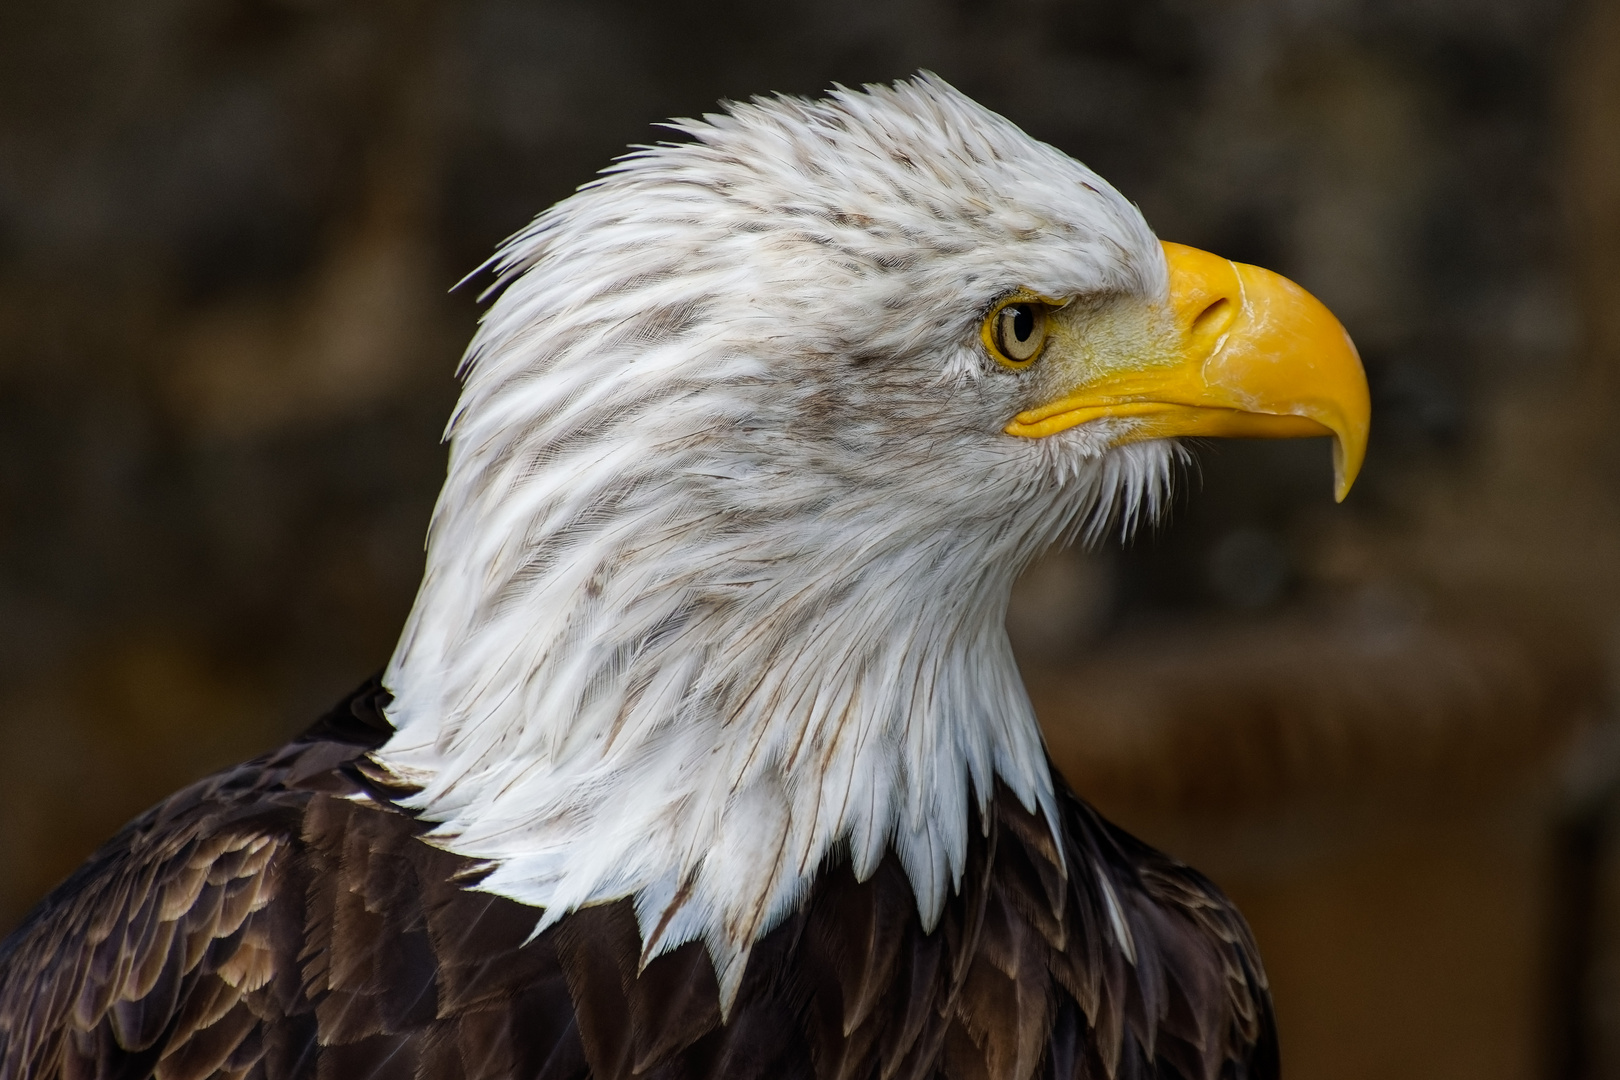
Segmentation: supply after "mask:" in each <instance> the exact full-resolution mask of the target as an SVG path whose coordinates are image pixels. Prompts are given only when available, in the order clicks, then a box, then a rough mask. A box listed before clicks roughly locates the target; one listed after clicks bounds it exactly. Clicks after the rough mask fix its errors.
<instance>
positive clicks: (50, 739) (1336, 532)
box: [0, 0, 1620, 1080]
mask: <svg viewBox="0 0 1620 1080" xmlns="http://www.w3.org/2000/svg"><path fill="white" fill-rule="evenodd" d="M920 67H926V68H930V69H933V70H935V71H937V72H939V73H940V74H942V75H943V76H945V77H946V78H947V79H949V80H951V81H952V82H954V83H956V85H958V86H959V87H961V88H962V89H963V90H965V91H967V92H969V93H970V94H972V95H974V96H976V97H977V98H979V99H980V100H981V101H983V102H985V103H986V104H988V105H990V106H991V107H993V108H995V109H997V110H999V111H1001V112H1003V113H1005V114H1006V115H1008V116H1010V117H1011V118H1012V119H1014V120H1015V121H1017V122H1018V123H1020V124H1022V125H1023V126H1024V127H1025V128H1026V129H1028V130H1029V131H1031V132H1032V133H1033V134H1035V135H1036V136H1038V137H1040V138H1043V139H1046V140H1048V141H1050V142H1052V143H1055V144H1056V145H1058V146H1059V147H1061V148H1063V149H1065V150H1067V151H1069V152H1070V153H1072V154H1074V155H1076V156H1078V157H1080V158H1081V159H1083V160H1085V161H1086V162H1087V163H1089V164H1090V165H1092V166H1093V167H1094V168H1096V169H1097V170H1098V171H1100V172H1101V173H1102V174H1103V175H1105V176H1106V177H1108V178H1109V179H1110V180H1112V181H1113V182H1114V183H1115V184H1116V185H1117V186H1118V187H1119V188H1120V189H1121V190H1123V191H1124V192H1125V193H1126V194H1127V195H1128V196H1129V197H1131V198H1133V199H1135V200H1137V201H1139V203H1140V205H1141V206H1142V208H1143V210H1144V212H1145V213H1146V214H1147V217H1148V220H1149V221H1150V222H1151V223H1152V224H1153V225H1154V226H1155V227H1156V228H1157V230H1158V231H1159V233H1160V234H1161V235H1162V236H1165V237H1167V238H1171V239H1175V240H1178V241H1182V242H1185V243H1190V244H1196V245H1199V246H1202V247H1206V248H1210V249H1212V250H1215V251H1217V252H1219V253H1221V254H1223V255H1227V256H1229V257H1232V258H1236V259H1240V260H1244V261H1250V262H1256V263H1260V264H1262V265H1266V266H1269V267H1271V268H1273V269H1276V270H1279V271H1281V272H1283V273H1285V274H1288V275H1289V276H1291V277H1293V278H1295V279H1297V280H1298V281H1300V282H1301V283H1302V284H1304V285H1305V286H1306V287H1307V288H1309V289H1311V290H1312V291H1313V292H1315V293H1316V294H1317V295H1318V296H1320V297H1321V298H1322V299H1323V300H1325V301H1326V302H1327V303H1328V305H1329V306H1330V307H1332V308H1333V309H1334V310H1335V311H1336V312H1337V313H1338V314H1339V315H1340V316H1341V318H1342V319H1343V321H1344V322H1345V323H1346V325H1347V326H1348V327H1349V329H1350V331H1351V333H1352V334H1353V335H1354V337H1355V338H1356V340H1357V342H1358V343H1359V345H1360V347H1361V350H1362V355H1363V357H1364V358H1365V361H1366V366H1367V370H1368V374H1369V377H1370V379H1371V383H1372V387H1373V393H1374V400H1375V414H1374V432H1373V439H1372V447H1371V453H1370V455H1369V457H1368V461H1367V466H1366V471H1365V472H1364V474H1363V477H1362V480H1361V482H1360V483H1359V485H1358V486H1357V488H1356V490H1355V492H1354V493H1353V494H1352V495H1351V497H1350V499H1349V501H1348V502H1347V503H1346V504H1345V505H1343V506H1338V507H1336V506H1334V505H1333V503H1332V501H1331V498H1330V495H1329V489H1330V473H1331V469H1330V466H1329V460H1328V447H1327V446H1326V445H1325V443H1322V442H1321V441H1320V440H1313V441H1311V442H1307V443H1247V444H1241V443H1231V444H1222V445H1218V446H1211V447H1207V448H1205V449H1204V450H1203V451H1202V452H1200V453H1199V455H1198V465H1197V467H1196V468H1194V469H1191V470H1190V471H1189V472H1188V475H1187V476H1186V481H1187V482H1186V483H1185V484H1183V485H1182V491H1181V493H1180V495H1179V496H1178V498H1177V501H1176V507H1175V511H1174V513H1173V515H1172V516H1171V517H1170V519H1169V520H1168V521H1167V522H1166V523H1165V524H1163V525H1161V526H1160V527H1158V528H1157V529H1153V530H1150V531H1147V532H1144V533H1143V534H1142V535H1140V536H1138V537H1137V538H1135V539H1134V540H1133V541H1131V542H1130V543H1128V544H1125V545H1123V546H1122V545H1120V544H1118V543H1112V544H1110V545H1108V546H1106V547H1105V548H1104V549H1103V550H1100V551H1096V552H1091V553H1075V552H1069V553H1063V554H1057V555H1054V556H1052V557H1050V558H1048V559H1047V560H1046V561H1044V562H1043V563H1041V564H1040V565H1038V566H1037V567H1035V568H1034V569H1033V570H1032V571H1031V573H1030V575H1029V577H1028V579H1026V581H1025V583H1024V585H1023V586H1021V588H1020V592H1019V595H1018V597H1017V600H1016V603H1015V605H1014V610H1013V614H1012V617H1011V620H1010V623H1011V625H1010V630H1011V631H1012V633H1013V635H1014V638H1015V640H1016V643H1017V647H1018V649H1019V651H1020V655H1021V657H1022V658H1023V661H1024V664H1025V667H1026V671H1027V673H1028V676H1029V680H1030V683H1031V689H1032V693H1033V694H1034V696H1035V698H1036V700H1037V704H1038V707H1039V709H1040V712H1041V716H1042V720H1043V723H1044V724H1045V725H1046V727H1047V730H1048V736H1049V739H1050V742H1051V745H1052V748H1053V752H1054V754H1055V756H1056V758H1057V760H1058V762H1059V764H1060V765H1061V767H1062V768H1063V769H1064V771H1065V772H1066V773H1067V774H1068V776H1069V778H1070V779H1071V781H1072V782H1073V783H1074V784H1075V785H1076V786H1077V787H1078V788H1079V789H1080V790H1081V791H1082V792H1083V793H1084V794H1086V795H1088V796H1089V797H1090V798H1092V799H1093V800H1094V801H1095V802H1096V803H1098V804H1099V805H1100V806H1101V807H1102V808H1103V809H1104V810H1105V811H1106V812H1108V813H1109V814H1111V815H1113V816H1115V817H1116V818H1117V819H1119V820H1120V821H1122V822H1123V823H1125V824H1126V825H1127V826H1129V827H1131V828H1133V829H1134V830H1136V831H1138V832H1140V833H1141V834H1143V835H1144V836H1146V837H1147V838H1149V839H1150V840H1152V841H1154V842H1156V843H1158V844H1159V845H1161V846H1163V847H1166V848H1167V849H1169V850H1170V851H1172V852H1174V853H1176V854H1178V855H1180V856H1181V857H1183V858H1185V859H1187V860H1189V861H1191V862H1193V863H1195V864H1196V865H1198V866H1200V867H1201V868H1203V869H1204V870H1206V871H1207V872H1209V873H1210V874H1211V875H1212V876H1213V877H1215V878H1216V879H1217V880H1218V881H1219V882H1220V883H1222V884H1223V885H1224V886H1225V887H1226V888H1227V889H1228V890H1229V891H1230V892H1231V893H1232V894H1233V895H1234V896H1235V897H1236V898H1237V900H1238V901H1239V903H1240V904H1241V905H1242V906H1243V908H1244V910H1245V911H1246V912H1247V914H1248V915H1249V917H1250V919H1251V921H1252V922H1253V924H1254V927H1255V930H1256V933H1257V935H1258V937H1259V939H1260V943H1261V946H1262V950H1263V952H1264V954H1265V957H1266V960H1267V963H1268V966H1269V969H1270V971H1271V975H1272V980H1273V983H1274V986H1275V991H1276V996H1277V1008H1278V1013H1279V1016H1280V1021H1281V1026H1282V1041H1283V1053H1284V1060H1285V1062H1286V1067H1287V1069H1288V1075H1289V1076H1290V1077H1292V1078H1294V1080H1328V1078H1335V1080H1336V1078H1346V1080H1348V1078H1351V1077H1366V1076H1378V1077H1382V1078H1386V1080H1390V1078H1404V1077H1413V1078H1417V1077H1423V1078H1430V1080H1433V1078H1446V1077H1458V1078H1462V1077H1467V1078H1471V1080H1489V1078H1498V1077H1500V1078H1509V1077H1515V1078H1517V1077H1525V1078H1528V1077H1571V1078H1573V1077H1585V1076H1620V858H1617V857H1616V851H1615V849H1614V843H1613V840H1612V837H1611V833H1612V832H1613V830H1612V827H1611V826H1612V824H1613V821H1614V819H1615V816H1616V815H1615V810H1614V806H1615V804H1616V802H1617V799H1616V796H1615V790H1616V788H1617V784H1620V736H1617V735H1616V728H1615V727H1614V726H1613V724H1614V719H1615V710H1614V705H1615V687H1616V672H1617V661H1620V453H1617V451H1616V445H1617V437H1620V431H1617V430H1616V425H1615V423H1614V418H1615V417H1616V415H1617V412H1620V2H1609V3H1596V2H1589V3H1560V2H1555V0H1405V2H1395V0H1268V2H1262V0H1073V2H1059V0H1005V2H965V0H899V2H894V3H872V2H870V0H788V2H782V3H777V4H773V5H770V6H768V7H767V6H765V5H760V4H749V3H738V2H725V0H713V2H692V3H661V2H659V0H595V2H589V3H587V2H584V0H572V2H570V0H555V2H552V0H143V2H141V3H138V4H131V3H125V2H122V0H79V2H77V3H72V4H69V3H62V2H41V3H31V4H5V5H0V748H3V749H0V929H3V928H5V927H9V926H10V925H12V924H13V923H14V922H15V921H16V920H17V919H18V918H19V917H20V916H21V914H22V913H23V912H24V911H25V910H26V908H27V907H28V906H29V905H31V904H32V903H33V902H34V901H35V900H36V899H37V898H38V897H39V896H40V895H41V894H42V893H43V892H44V891H45V890H46V889H47V888H48V887H49V886H50V885H51V884H52V883H53V882H55V881H56V880H57V879H59V878H60V877H61V876H62V875H63V874H65V873H66V872H67V871H68V870H69V869H71V868H72V867H73V866H74V865H75V864H76V863H77V862H78V861H79V860H80V859H82V858H83V857H84V856H85V855H86V854H87V853H88V852H89V851H90V850H91V849H92V848H93V847H94V846H95V845H96V844H98V843H99V842H100V841H101V840H103V839H104V838H106V837H107V836H108V835H109V834H110V833H111V832H112V831H113V830H115V829H116V828H117V827H118V826H119V824H121V823H122V822H123V821H124V820H126V819H127V818H129V817H130V816H132V815H133V814H135V813H136V812H138V811H139V810H141V809H142V808H143V807H145V806H146V805H148V804H149V803H151V802H152V801H154V800H156V799H157V798H159V797H161V796H162V795H164V794H166V793H167V792H169V791H170V790H172V789H174V788H175V787H177V786H179V785H181V784H184V783H186V782H187V781H189V780H192V779H194V778H196V777H197V776H199V775H201V774H203V773H205V772H206V771H208V770H211V769H213V768H215V767H218V766H220V765H223V764H226V763H228V762H231V761H234V760H237V759H240V758H242V757H246V756H249V755H251V754H254V753H257V752H259V751H262V750H264V749H266V748H268V747H270V746H271V745H273V744H274V743H276V742H277V741H278V740H280V739H282V738H284V737H285V736H287V735H289V734H290V733H292V732H293V731H295V730H296V729H297V728H298V727H300V726H301V725H302V724H304V723H305V722H307V721H308V720H309V719H310V718H312V717H313V716H314V715H315V714H316V713H317V712H318V711H320V710H321V709H323V708H324V707H325V706H326V705H328V704H329V703H330V702H332V701H333V700H334V699H335V698H336V697H337V696H338V695H340V694H342V693H343V692H344V691H345V690H347V689H348V688H350V687H351V686H352V685H354V684H355V683H357V682H358V681H359V680H361V679H362V678H364V677H365V676H367V675H368V674H370V673H371V672H373V671H375V670H376V669H378V668H379V667H380V666H381V665H382V664H383V662H384V661H385V660H386V659H387V657H388V654H389V652H390V650H391V648H392V645H393V642H394V636H395V634H396V633H397V631H398V628H399V625H400V622H401V620H402V618H403V616H404V614H405V612H406V610H407V608H408V606H409V604H410V601H411V597H412V594H413V592H414V589H415V586H416V580H417V575H418V573H419V571H420V566H421V542H422V536H423V532H424V527H425V524H426V521H427V516H428V513H429V510H430V507H431V505H432V502H433V498H434V496H435V493H436V491H437V488H438V484H439V482H440V479H441V477H442V475H443V469H444V455H443V451H442V448H441V447H440V446H439V443H438V437H439V434H440V431H441V429H442V426H443V423H444V420H445V418H446V416H447V414H448V412H449V409H450V406H451V404H452V401H453V399H454V396H455V390H456V387H455V384H454V382H453V379H452V377H451V372H452V369H453V367H454V365H455V362H456V359H457V356H458V353H459V350H460V347H461V345H462V344H463V343H464V342H465V340H466V339H467V337H468V335H469V333H470V332H471V330H472V327H473V323H474V320H475V318H476V315H477V310H478V308H477V303H476V299H475V293H476V289H474V288H464V289H462V290H460V291H457V292H450V291H448V290H449V287H450V286H451V285H452V284H454V283H455V282H456V281H457V280H458V279H459V278H460V277H462V275H464V274H465V273H467V272H468V271H470V270H472V269H473V268H475V267H476V266H478V264H479V263H480V262H481V261H482V260H483V258H484V257H485V256H486V255H487V254H488V253H489V252H490V251H491V249H492V248H493V246H494V245H495V244H496V243H497V242H498V241H499V240H500V239H501V238H502V237H504V236H506V235H507V234H508V233H510V232H512V231H513V230H515V229H517V228H518V227H519V226H521V225H522V224H524V223H525V221H527V220H528V218H529V217H530V216H531V215H533V214H534V213H535V212H537V211H538V210H540V209H542V208H543V207H545V206H546V205H548V204H549V203H551V202H553V201H554V200H556V199H558V198H560V197H562V196H564V195H566V194H567V193H568V192H569V191H570V190H572V188H573V187H574V186H575V185H577V184H579V183H581V182H583V181H585V180H586V179H588V178H589V177H590V175H591V174H592V172H593V171H594V170H595V169H596V168H598V167H600V166H601V165H603V164H604V163H605V162H606V161H607V160H608V159H609V158H610V157H611V156H612V155H613V154H615V153H616V152H618V151H619V150H620V149H621V148H622V147H624V146H625V144H627V143H631V142H638V141H646V140H649V139H653V138H657V137H659V136H658V132H657V130H656V129H654V128H653V127H652V126H651V125H652V124H653V123H655V122H656V121H658V120H660V119H661V118H664V117H667V116H672V115H685V114H695V113H700V112H702V111H704V110H705V109H709V108H711V107H712V106H713V104H714V102H715V101H716V100H717V99H720V98H723V97H746V96H748V95H751V94H754V93H759V92H764V91H772V90H783V91H795V92H806V93H811V92H815V91H817V90H820V89H822V88H825V87H826V86H828V85H829V84H830V83H832V82H834V81H841V82H845V83H852V84H853V83H860V82H863V81H873V80H889V79H893V78H896V77H900V76H904V75H906V74H908V73H910V72H912V71H914V70H916V69H918V68H920Z"/></svg>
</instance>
